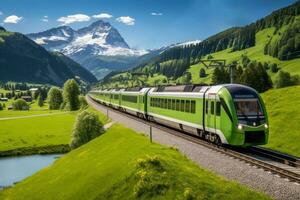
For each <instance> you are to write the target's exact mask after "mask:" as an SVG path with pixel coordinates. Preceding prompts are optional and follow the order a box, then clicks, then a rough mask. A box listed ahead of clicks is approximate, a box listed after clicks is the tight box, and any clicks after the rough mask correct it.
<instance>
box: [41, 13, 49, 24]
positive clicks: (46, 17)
mask: <svg viewBox="0 0 300 200" xmlns="http://www.w3.org/2000/svg"><path fill="white" fill-rule="evenodd" d="M41 20H42V21H43V22H49V19H48V16H47V15H45V16H44V17H43V18H42V19H41Z"/></svg>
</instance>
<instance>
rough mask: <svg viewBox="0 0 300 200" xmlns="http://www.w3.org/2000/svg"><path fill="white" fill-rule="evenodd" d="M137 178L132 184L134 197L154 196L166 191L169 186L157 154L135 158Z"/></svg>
mask: <svg viewBox="0 0 300 200" xmlns="http://www.w3.org/2000/svg"><path fill="white" fill-rule="evenodd" d="M137 169H138V170H137V172H136V174H135V178H136V180H137V182H136V184H135V186H134V195H135V197H137V198H138V197H141V196H150V197H153V196H156V195H161V194H164V193H165V192H166V190H167V189H168V188H169V187H170V186H169V183H168V176H167V172H166V171H165V170H164V167H163V166H162V162H161V160H160V158H159V157H157V156H152V157H151V156H147V157H146V158H140V159H138V160H137Z"/></svg>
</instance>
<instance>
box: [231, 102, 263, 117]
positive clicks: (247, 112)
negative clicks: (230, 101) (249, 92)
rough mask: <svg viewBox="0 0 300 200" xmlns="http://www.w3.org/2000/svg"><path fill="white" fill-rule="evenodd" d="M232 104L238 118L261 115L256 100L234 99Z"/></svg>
mask: <svg viewBox="0 0 300 200" xmlns="http://www.w3.org/2000/svg"><path fill="white" fill-rule="evenodd" d="M234 104H235V108H236V111H237V115H238V116H261V115H263V112H262V109H261V106H260V103H259V101H258V99H235V100H234Z"/></svg>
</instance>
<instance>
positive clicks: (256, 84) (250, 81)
mask: <svg viewBox="0 0 300 200" xmlns="http://www.w3.org/2000/svg"><path fill="white" fill-rule="evenodd" d="M241 83H242V84H244V85H248V86H250V87H252V88H254V89H256V90H257V91H258V92H264V91H266V90H268V89H270V88H272V81H271V78H270V76H269V75H268V73H267V72H266V70H265V69H264V67H263V65H262V64H261V63H257V62H251V63H249V64H248V66H247V67H246V69H245V70H244V71H243V74H242V76H241Z"/></svg>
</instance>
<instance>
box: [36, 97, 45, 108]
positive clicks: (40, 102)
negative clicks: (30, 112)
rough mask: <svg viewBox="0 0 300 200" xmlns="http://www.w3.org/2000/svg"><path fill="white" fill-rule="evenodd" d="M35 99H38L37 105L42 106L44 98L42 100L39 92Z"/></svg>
mask: <svg viewBox="0 0 300 200" xmlns="http://www.w3.org/2000/svg"><path fill="white" fill-rule="evenodd" d="M37 101H38V106H39V107H43V105H44V100H43V97H42V95H41V94H40V95H39V97H38V99H37Z"/></svg>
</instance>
